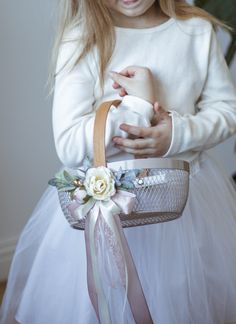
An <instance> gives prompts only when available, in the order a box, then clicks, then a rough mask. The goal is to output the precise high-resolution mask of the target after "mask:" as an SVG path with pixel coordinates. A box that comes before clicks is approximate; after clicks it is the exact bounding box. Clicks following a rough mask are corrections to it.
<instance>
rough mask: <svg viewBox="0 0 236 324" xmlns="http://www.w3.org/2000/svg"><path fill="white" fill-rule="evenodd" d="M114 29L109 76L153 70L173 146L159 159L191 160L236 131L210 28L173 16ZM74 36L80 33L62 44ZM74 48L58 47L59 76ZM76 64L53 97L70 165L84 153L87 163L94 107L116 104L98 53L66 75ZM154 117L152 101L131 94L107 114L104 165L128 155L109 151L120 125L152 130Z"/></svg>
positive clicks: (231, 93)
mask: <svg viewBox="0 0 236 324" xmlns="http://www.w3.org/2000/svg"><path fill="white" fill-rule="evenodd" d="M115 29H116V36H117V40H116V47H115V51H114V54H113V56H112V59H111V61H110V64H109V66H108V69H107V73H108V72H109V71H117V72H119V71H120V70H122V69H123V68H125V67H127V66H129V65H139V66H146V67H148V68H150V70H151V71H152V73H153V75H154V78H155V87H156V94H157V98H158V101H159V102H160V104H161V105H162V106H163V107H164V108H165V109H166V110H168V111H171V116H172V125H173V126H172V141H171V145H170V148H169V150H168V152H167V153H166V154H165V155H164V157H175V158H177V159H183V160H187V161H191V160H193V159H194V158H195V157H196V156H197V155H198V154H199V152H200V151H202V150H205V149H208V148H211V147H213V146H214V145H216V144H217V143H220V142H222V141H223V140H225V139H226V138H228V137H229V136H231V135H233V134H234V133H235V132H236V91H235V88H234V85H233V82H232V79H231V76H230V74H229V71H228V68H227V66H226V63H225V60H224V57H223V54H222V51H221V49H220V46H219V44H218V42H217V39H216V35H215V32H214V30H213V28H212V26H211V25H210V23H208V22H206V21H205V20H202V19H200V18H193V19H189V20H187V21H180V20H175V19H173V18H171V19H169V20H168V21H167V22H165V23H163V24H162V25H160V26H156V27H150V28H145V29H129V28H120V27H116V28H115ZM76 37H79V30H78V29H75V30H73V31H71V32H70V33H69V34H68V35H67V40H73V39H74V38H76ZM79 51H80V48H79V46H78V41H70V42H66V43H65V44H64V45H63V46H61V49H60V52H59V56H58V61H57V71H58V70H60V69H61V68H63V66H64V63H65V62H66V61H67V60H68V58H69V57H70V56H71V54H76V53H78V52H79ZM74 58H75V55H74V56H73V59H74ZM73 59H72V60H71V61H70V63H69V64H68V65H67V67H66V68H63V69H62V72H61V73H59V74H58V76H57V77H56V82H55V91H54V100H53V131H54V138H55V145H56V150H57V153H58V156H59V158H60V159H61V161H62V163H63V164H64V165H65V166H67V167H72V168H74V167H77V166H79V165H80V164H81V162H82V160H83V159H84V157H85V156H86V155H87V156H88V157H90V158H92V149H93V136H92V133H93V124H94V116H95V110H96V109H97V108H98V106H99V105H100V104H101V103H102V102H103V101H106V100H110V99H120V98H119V96H118V94H117V92H116V91H115V90H114V89H113V88H112V80H111V79H110V78H109V76H108V74H107V77H106V80H105V88H104V94H102V91H101V88H100V85H99V68H98V54H97V51H96V49H94V50H93V51H91V53H89V54H88V55H87V56H86V57H85V58H84V59H83V60H82V61H81V62H80V63H79V64H78V65H77V66H76V68H74V69H73V70H71V71H70V66H71V64H73ZM152 115H153V108H152V106H151V104H149V103H148V102H146V101H144V100H142V99H140V98H137V97H134V96H129V95H128V96H125V97H124V98H123V100H122V104H121V105H120V106H119V109H116V108H114V107H113V108H112V109H111V110H110V112H109V115H108V120H107V129H106V155H107V158H108V160H109V161H114V160H120V159H131V158H133V156H132V155H130V154H127V153H124V152H120V151H119V150H118V149H117V148H115V147H114V146H113V143H112V137H113V136H115V135H118V136H126V134H125V133H124V132H123V131H121V130H120V129H119V126H120V124H121V123H128V124H133V125H139V126H149V125H150V119H151V117H152Z"/></svg>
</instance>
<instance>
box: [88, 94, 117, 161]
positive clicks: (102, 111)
mask: <svg viewBox="0 0 236 324" xmlns="http://www.w3.org/2000/svg"><path fill="white" fill-rule="evenodd" d="M120 103H121V100H111V101H106V102H103V103H102V104H101V105H100V106H99V108H98V109H97V111H96V117H95V122H94V130H93V165H94V167H98V166H106V151H105V132H106V120H107V115H108V112H109V110H110V108H111V106H115V107H116V108H118V106H119V104H120Z"/></svg>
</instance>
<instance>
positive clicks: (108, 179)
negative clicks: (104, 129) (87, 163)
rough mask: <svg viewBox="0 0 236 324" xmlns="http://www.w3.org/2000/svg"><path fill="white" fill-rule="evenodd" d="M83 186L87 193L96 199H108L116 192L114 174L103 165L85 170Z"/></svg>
mask: <svg viewBox="0 0 236 324" xmlns="http://www.w3.org/2000/svg"><path fill="white" fill-rule="evenodd" d="M84 186H85V188H86V190H87V193H88V195H90V196H92V197H93V198H94V199H97V200H108V199H109V198H110V197H111V196H113V195H114V194H115V193H116V189H115V179H114V175H113V173H112V172H111V170H109V169H108V168H105V167H103V166H101V167H97V168H90V169H88V170H87V172H86V177H85V181H84Z"/></svg>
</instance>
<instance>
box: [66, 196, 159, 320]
mask: <svg viewBox="0 0 236 324" xmlns="http://www.w3.org/2000/svg"><path fill="white" fill-rule="evenodd" d="M134 202H135V195H134V194H132V193H130V192H127V191H123V190H120V191H117V193H116V194H115V195H114V196H113V197H111V199H110V200H108V201H98V200H93V199H92V201H90V203H89V205H88V206H85V205H86V204H85V205H80V206H79V204H78V203H74V204H72V205H71V206H70V207H69V210H70V212H71V213H72V214H73V215H76V216H77V217H78V216H79V218H81V217H82V216H83V214H84V212H86V215H84V217H86V221H85V242H86V254H87V282H88V291H89V296H90V299H91V302H92V304H93V307H94V309H95V312H96V314H97V317H98V319H99V321H100V323H102V324H111V317H110V312H109V307H108V304H107V301H106V298H105V296H104V292H103V289H102V282H101V278H100V275H99V273H98V260H97V255H96V248H95V235H96V225H97V221H98V219H99V217H102V219H103V220H104V221H105V222H106V224H107V225H108V226H109V228H110V230H111V231H112V233H113V234H114V237H115V240H116V243H117V244H118V245H119V247H120V251H121V254H122V259H123V267H124V269H125V272H124V273H125V274H126V281H125V282H126V283H125V288H126V291H127V297H128V300H129V304H130V308H131V310H132V313H133V317H134V320H135V322H136V323H137V324H144V323H145V324H152V323H153V321H152V318H151V315H150V311H149V308H148V305H147V302H146V299H145V296H144V293H143V289H142V286H141V283H140V280H139V277H138V273H137V270H136V267H135V264H134V261H133V258H132V255H131V252H130V249H129V246H128V242H127V240H126V238H125V235H124V232H123V228H122V226H121V222H120V218H119V214H120V213H121V212H122V213H124V214H129V213H131V211H132V209H133V206H134ZM76 204H77V206H76ZM81 208H82V209H83V211H82V209H81ZM104 235H106V234H105V233H104ZM122 279H123V278H122Z"/></svg>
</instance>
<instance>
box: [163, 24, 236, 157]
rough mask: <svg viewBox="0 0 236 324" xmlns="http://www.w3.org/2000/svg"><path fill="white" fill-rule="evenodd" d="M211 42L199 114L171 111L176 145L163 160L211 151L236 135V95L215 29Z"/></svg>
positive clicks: (172, 142) (198, 106)
mask: <svg viewBox="0 0 236 324" xmlns="http://www.w3.org/2000/svg"><path fill="white" fill-rule="evenodd" d="M210 40H211V43H210V50H209V56H208V71H207V77H206V80H205V84H204V88H203V90H202V93H201V97H200V100H199V101H198V102H197V104H196V110H197V113H196V115H190V114H184V115H181V114H179V113H178V112H177V111H174V110H172V111H170V113H171V116H172V141H171V145H170V147H169V150H168V151H167V152H166V154H165V155H164V156H163V157H167V156H173V155H176V154H179V153H182V152H185V151H189V150H192V151H202V150H205V149H209V148H211V147H213V146H215V145H216V144H218V143H220V142H222V141H224V140H225V139H227V138H228V137H230V136H231V135H233V134H234V133H235V132H236V91H235V87H234V84H233V81H232V79H231V75H230V72H229V70H228V67H227V65H226V62H225V59H224V55H223V53H222V50H221V48H220V45H219V43H218V41H217V38H216V34H215V32H214V30H213V28H212V29H211V38H210Z"/></svg>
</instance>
